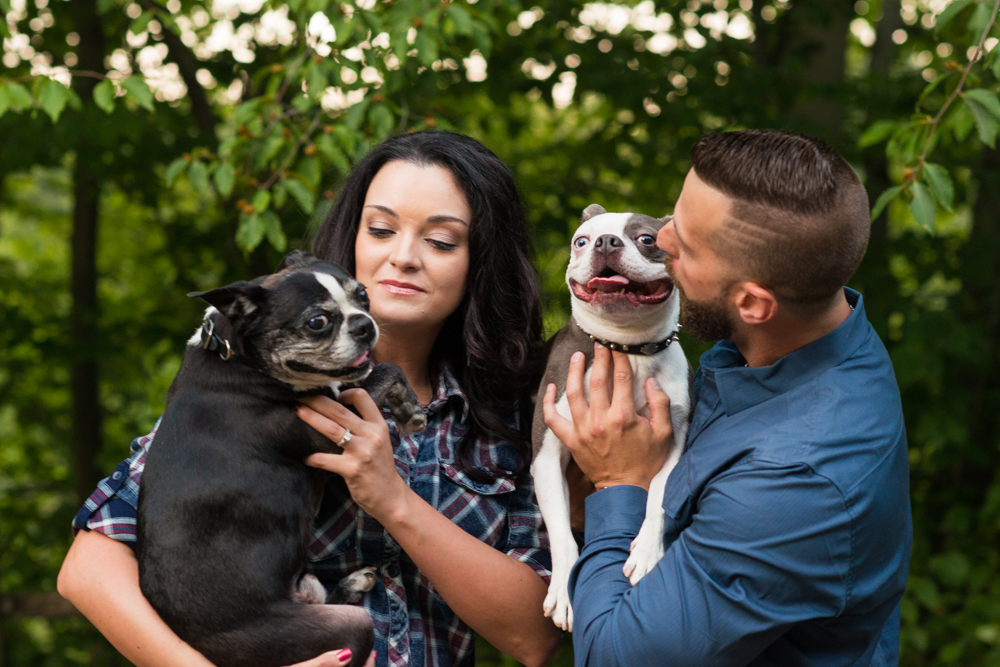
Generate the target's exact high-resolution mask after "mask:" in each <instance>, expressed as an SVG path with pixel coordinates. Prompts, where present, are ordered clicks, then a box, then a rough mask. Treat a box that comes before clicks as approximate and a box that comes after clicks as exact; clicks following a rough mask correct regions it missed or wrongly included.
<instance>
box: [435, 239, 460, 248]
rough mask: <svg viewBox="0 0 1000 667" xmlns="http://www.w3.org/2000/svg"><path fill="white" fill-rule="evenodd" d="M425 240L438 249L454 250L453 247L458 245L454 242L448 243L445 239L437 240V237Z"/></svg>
mask: <svg viewBox="0 0 1000 667" xmlns="http://www.w3.org/2000/svg"><path fill="white" fill-rule="evenodd" d="M427 242H428V243H430V244H431V245H432V246H433V247H435V248H437V249H438V250H454V249H455V248H457V247H458V244H456V243H448V242H447V241H438V240H437V239H427Z"/></svg>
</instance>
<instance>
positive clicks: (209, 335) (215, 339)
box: [201, 320, 233, 361]
mask: <svg viewBox="0 0 1000 667" xmlns="http://www.w3.org/2000/svg"><path fill="white" fill-rule="evenodd" d="M201 336H202V338H204V342H202V344H201V347H202V349H205V350H209V351H210V352H216V351H217V350H219V349H220V348H221V347H222V346H223V344H225V346H226V352H225V354H223V353H222V352H219V358H220V359H222V360H223V361H229V360H230V359H232V358H233V348H232V346H231V345H230V344H229V341H228V340H226V339H225V338H222V337H221V336H219V335H218V334H216V333H215V322H214V321H212V320H205V322H204V323H203V324H202V325H201Z"/></svg>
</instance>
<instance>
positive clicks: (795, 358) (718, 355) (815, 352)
mask: <svg viewBox="0 0 1000 667" xmlns="http://www.w3.org/2000/svg"><path fill="white" fill-rule="evenodd" d="M844 292H845V295H846V296H847V302H848V303H849V304H851V305H852V306H853V307H854V311H853V312H852V313H851V314H850V315H849V316H848V318H847V319H846V320H845V321H844V322H843V323H842V324H841V325H840V326H839V327H837V328H836V329H834V330H833V331H831V332H830V333H828V334H826V335H825V336H823V337H822V338H818V339H816V340H814V341H813V342H811V343H809V344H808V345H806V346H805V347H802V348H799V349H798V350H795V351H794V352H790V353H789V354H786V355H785V356H783V357H781V358H780V359H778V360H777V361H776V362H774V363H773V364H771V365H770V366H762V367H759V368H750V367H746V366H745V364H746V359H744V358H743V355H742V354H740V351H739V350H738V349H736V344H735V343H733V341H731V340H724V341H721V342H719V343H718V344H717V345H716V346H715V347H713V348H712V349H710V350H709V351H708V352H706V353H705V354H703V355H702V356H701V362H700V369H701V370H702V372H703V374H704V375H705V376H714V379H715V384H716V386H717V387H718V391H719V399H720V400H721V402H722V409H723V410H725V412H726V414H727V415H734V414H736V413H737V412H740V411H742V410H746V409H747V408H751V407H753V406H755V405H758V404H760V403H763V402H764V401H766V400H768V399H770V398H773V397H775V396H778V395H780V394H783V393H785V392H787V391H791V390H792V389H794V388H795V387H798V386H799V385H802V384H804V383H806V382H808V381H809V380H811V379H813V378H814V377H816V376H817V375H819V374H820V373H823V372H824V371H826V370H828V369H830V368H833V367H834V366H837V365H839V364H840V363H842V362H843V361H844V360H845V359H847V358H848V357H849V356H850V355H851V354H852V353H853V352H854V351H855V350H857V348H858V347H859V346H860V345H861V344H862V343H863V342H864V341H865V340H866V339H867V338H868V335H869V334H870V332H871V326H870V325H869V324H868V319H867V318H866V317H865V307H864V303H863V301H862V299H861V295H860V294H859V293H858V292H855V291H854V290H852V289H850V288H847V287H845V288H844Z"/></svg>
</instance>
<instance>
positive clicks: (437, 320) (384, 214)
mask: <svg viewBox="0 0 1000 667" xmlns="http://www.w3.org/2000/svg"><path fill="white" fill-rule="evenodd" d="M471 223H472V211H471V210H470V208H469V203H468V202H467V201H466V199H465V194H464V193H463V192H462V189H461V188H460V187H459V186H458V184H457V183H456V182H455V178H454V176H452V173H451V171H449V170H448V169H445V168H444V167H440V166H437V165H417V164H413V163H411V162H404V161H394V162H389V163H388V164H386V165H385V166H384V167H382V169H381V170H379V172H378V173H377V174H376V175H375V178H374V179H372V182H371V185H369V186H368V193H367V195H366V196H365V204H364V208H363V209H362V212H361V223H360V225H359V227H358V237H357V241H356V243H355V245H354V257H355V264H356V277H357V279H358V280H359V281H360V282H361V283H362V284H363V285H364V286H365V287H366V288H367V290H368V295H369V297H370V298H371V313H372V315H373V316H374V317H375V319H376V321H377V322H378V323H379V325H380V326H383V327H394V326H406V327H418V328H421V329H440V327H441V325H442V324H444V321H445V319H447V317H448V316H449V315H451V314H452V313H453V312H454V311H455V309H457V308H458V306H459V304H460V303H461V302H462V297H463V296H464V295H465V278H466V275H467V274H468V272H469V225H470V224H471ZM434 335H436V331H435V332H434Z"/></svg>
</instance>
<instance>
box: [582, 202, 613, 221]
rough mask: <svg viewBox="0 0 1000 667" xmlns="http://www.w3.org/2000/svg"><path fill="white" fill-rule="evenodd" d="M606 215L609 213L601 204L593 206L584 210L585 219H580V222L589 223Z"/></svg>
mask: <svg viewBox="0 0 1000 667" xmlns="http://www.w3.org/2000/svg"><path fill="white" fill-rule="evenodd" d="M605 213H607V211H605V210H604V207H603V206H601V205H600V204H591V205H590V206H588V207H587V208H585V209H583V217H582V218H580V222H587V221H588V220H590V219H591V218H593V217H595V216H598V215H604V214H605Z"/></svg>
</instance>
